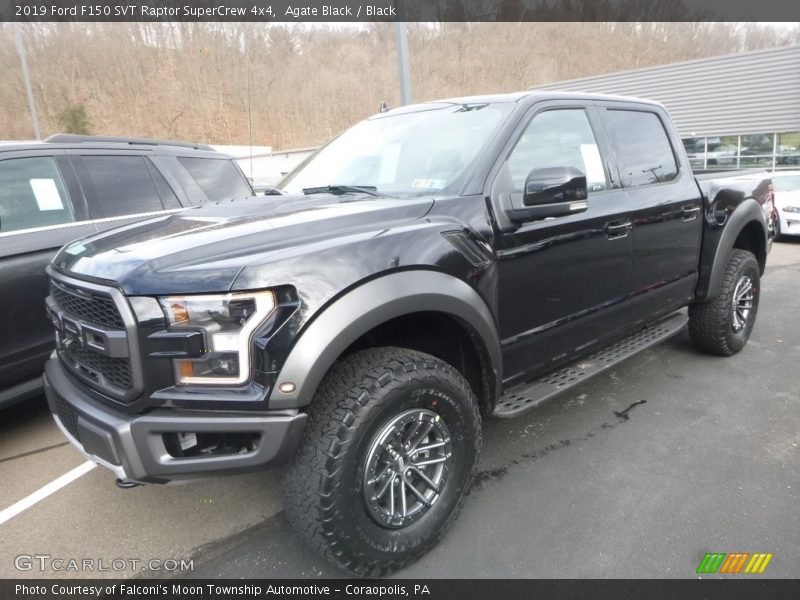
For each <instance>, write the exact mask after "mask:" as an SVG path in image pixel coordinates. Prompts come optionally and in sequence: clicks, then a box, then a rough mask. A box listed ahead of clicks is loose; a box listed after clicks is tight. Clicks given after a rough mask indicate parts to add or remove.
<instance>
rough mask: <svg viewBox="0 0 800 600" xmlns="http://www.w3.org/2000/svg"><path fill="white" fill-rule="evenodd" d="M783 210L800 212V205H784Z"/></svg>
mask: <svg viewBox="0 0 800 600" xmlns="http://www.w3.org/2000/svg"><path fill="white" fill-rule="evenodd" d="M781 210H783V212H790V213H800V206H784V207H783V208H782V209H781Z"/></svg>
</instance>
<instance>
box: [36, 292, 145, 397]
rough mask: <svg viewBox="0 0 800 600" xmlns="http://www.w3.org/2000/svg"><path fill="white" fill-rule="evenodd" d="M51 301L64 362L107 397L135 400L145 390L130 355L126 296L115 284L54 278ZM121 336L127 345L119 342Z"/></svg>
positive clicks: (50, 306) (69, 368)
mask: <svg viewBox="0 0 800 600" xmlns="http://www.w3.org/2000/svg"><path fill="white" fill-rule="evenodd" d="M47 302H48V306H49V309H48V310H49V311H50V313H51V315H50V316H51V318H52V319H53V322H54V323H55V325H56V328H57V330H58V335H57V349H58V356H59V358H60V359H61V363H62V364H63V365H64V366H65V367H66V368H67V369H68V370H69V371H70V372H71V373H72V375H74V376H75V377H77V378H79V379H80V380H82V381H83V382H84V383H85V384H86V385H88V386H89V387H91V388H93V389H95V390H96V391H98V392H100V393H101V394H103V396H106V397H108V398H110V399H113V400H115V401H117V402H122V403H126V404H127V403H130V402H132V401H133V400H134V399H135V398H136V395H137V393H138V392H140V391H141V390H140V389H139V387H138V385H137V383H136V382H137V381H140V378H139V376H138V375H137V371H136V364H135V362H134V360H133V359H132V357H131V345H130V344H131V340H130V339H128V336H127V326H126V319H125V318H124V317H123V315H124V314H125V313H124V309H125V306H124V302H125V300H124V299H123V298H122V296H121V294H120V293H119V292H118V291H117V290H115V289H113V288H107V287H103V286H98V285H95V284H92V283H84V282H78V281H76V280H71V279H67V280H66V281H65V280H64V279H62V278H61V277H59V276H51V280H50V297H49V298H48V300H47ZM122 336H124V338H126V340H127V342H128V343H127V344H126V345H121V344H120V341H121V339H120V338H121V337H122ZM133 343H135V340H134V341H133ZM125 346H127V348H126V347H125Z"/></svg>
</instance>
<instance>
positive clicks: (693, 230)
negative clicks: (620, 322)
mask: <svg viewBox="0 0 800 600" xmlns="http://www.w3.org/2000/svg"><path fill="white" fill-rule="evenodd" d="M598 104H599V111H600V115H601V117H602V120H603V123H604V124H605V126H606V129H607V130H608V135H609V138H610V140H611V142H612V148H613V152H614V155H615V157H616V163H617V166H618V169H619V173H620V177H621V179H622V185H623V187H624V189H625V191H626V193H627V196H628V199H629V201H630V206H631V221H632V224H633V231H632V242H633V268H632V272H631V303H630V305H631V312H630V315H629V322H630V325H631V326H636V325H640V324H642V323H644V322H647V321H650V320H652V319H653V318H655V317H657V316H660V315H661V314H665V313H668V312H672V311H674V310H675V309H676V308H678V307H680V306H684V305H685V304H687V303H688V302H689V301H690V300H691V298H692V297H693V294H694V289H695V286H696V284H697V269H698V260H699V251H700V240H701V235H702V198H701V196H700V192H699V190H698V188H697V184H696V183H695V181H694V177H693V175H692V172H691V169H690V167H689V164H688V161H687V160H686V155H685V153H684V152H680V151H679V150H680V149H681V148H682V146H681V141H680V139H678V138H677V135H676V134H675V132H674V129H673V128H672V127H671V126H670V122H669V117H668V116H667V114H666V112H665V111H664V110H663V109H661V108H660V107H658V106H655V105H647V104H635V103H624V102H601V103H598Z"/></svg>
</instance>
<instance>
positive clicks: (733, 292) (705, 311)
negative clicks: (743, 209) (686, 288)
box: [689, 249, 761, 356]
mask: <svg viewBox="0 0 800 600" xmlns="http://www.w3.org/2000/svg"><path fill="white" fill-rule="evenodd" d="M760 291H761V288H760V275H759V267H758V261H757V260H756V257H755V256H754V255H753V254H752V253H751V252H748V251H746V250H738V249H737V250H733V251H732V252H731V257H730V259H729V260H728V264H727V265H726V267H725V273H724V274H723V277H722V287H721V289H720V293H719V296H717V297H716V298H715V299H713V300H710V301H708V302H703V303H701V304H693V305H691V306H690V307H689V335H690V337H691V339H692V343H693V344H694V345H695V347H696V348H697V349H698V350H702V351H703V352H707V353H709V354H716V355H719V356H731V355H733V354H736V353H737V352H739V351H740V350H741V349H742V348H744V346H745V344H746V343H747V340H748V339H749V338H750V332H751V331H752V330H753V325H754V324H755V320H756V313H757V312H758V301H759V296H760Z"/></svg>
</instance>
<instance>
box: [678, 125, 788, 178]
mask: <svg viewBox="0 0 800 600" xmlns="http://www.w3.org/2000/svg"><path fill="white" fill-rule="evenodd" d="M683 147H684V149H685V150H686V154H687V156H688V157H689V164H690V165H691V166H692V168H693V169H710V170H723V169H752V168H760V169H780V168H792V167H796V166H798V165H800V132H797V131H795V132H788V133H759V134H751V135H726V136H714V137H690V138H683Z"/></svg>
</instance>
